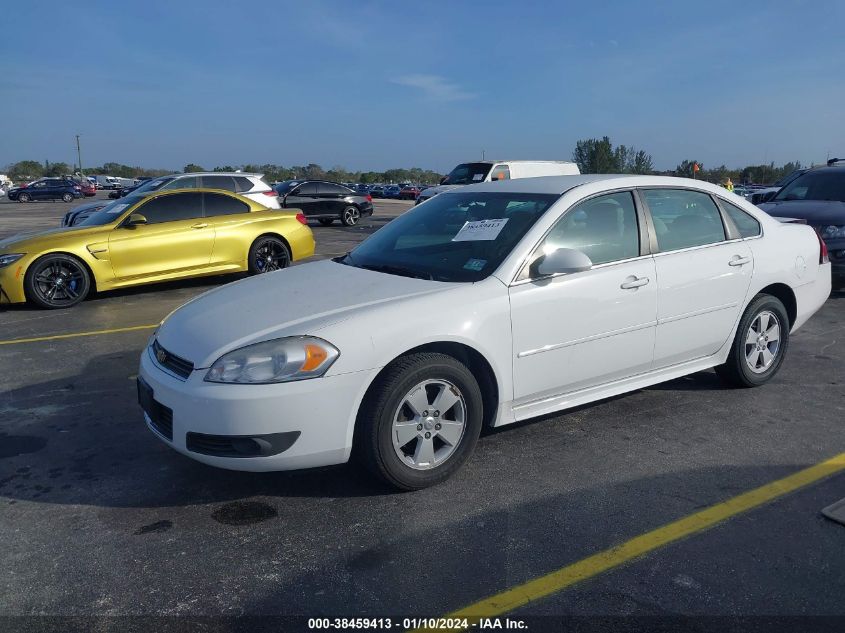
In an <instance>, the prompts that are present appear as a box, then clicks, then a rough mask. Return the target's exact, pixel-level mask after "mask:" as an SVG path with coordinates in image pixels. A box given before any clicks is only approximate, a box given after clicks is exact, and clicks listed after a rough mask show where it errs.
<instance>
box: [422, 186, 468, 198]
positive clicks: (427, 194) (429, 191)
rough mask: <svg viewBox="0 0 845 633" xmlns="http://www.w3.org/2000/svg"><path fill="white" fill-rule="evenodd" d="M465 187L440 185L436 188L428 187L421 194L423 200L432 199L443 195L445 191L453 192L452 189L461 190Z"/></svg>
mask: <svg viewBox="0 0 845 633" xmlns="http://www.w3.org/2000/svg"><path fill="white" fill-rule="evenodd" d="M463 186H465V185H438V186H436V187H428V188H427V189H424V190H423V191H422V193H421V194H420V195H421V196H422V197H423V198H430V197H431V196H434V195H437V194H438V193H443V192H444V191H452V189H460V188H461V187H463Z"/></svg>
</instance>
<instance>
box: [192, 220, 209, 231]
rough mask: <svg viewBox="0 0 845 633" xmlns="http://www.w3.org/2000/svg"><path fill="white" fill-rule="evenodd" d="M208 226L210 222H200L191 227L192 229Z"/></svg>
mask: <svg viewBox="0 0 845 633" xmlns="http://www.w3.org/2000/svg"><path fill="white" fill-rule="evenodd" d="M207 226H208V222H200V223H199V224H192V225H191V228H192V229H204V228H205V227H207Z"/></svg>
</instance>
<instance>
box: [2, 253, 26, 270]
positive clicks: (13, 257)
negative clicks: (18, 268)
mask: <svg viewBox="0 0 845 633" xmlns="http://www.w3.org/2000/svg"><path fill="white" fill-rule="evenodd" d="M23 256H24V253H9V254H8V255H0V268H3V267H4V266H8V265H9V264H14V263H15V262H16V261H18V260H19V259H20V258H21V257H23Z"/></svg>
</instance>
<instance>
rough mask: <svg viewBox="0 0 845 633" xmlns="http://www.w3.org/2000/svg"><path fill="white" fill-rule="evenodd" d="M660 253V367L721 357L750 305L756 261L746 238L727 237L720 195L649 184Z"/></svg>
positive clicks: (656, 360) (657, 351)
mask: <svg viewBox="0 0 845 633" xmlns="http://www.w3.org/2000/svg"><path fill="white" fill-rule="evenodd" d="M642 194H643V199H644V200H645V202H646V203H647V206H648V209H649V212H650V215H651V219H652V224H653V226H654V232H655V234H656V238H657V247H658V252H657V253H655V255H654V261H655V265H656V268H657V285H658V298H657V340H656V343H655V349H654V364H655V368H661V367H668V366H670V365H676V364H678V363H683V362H686V361H691V360H695V359H698V358H704V357H706V356H710V355H712V354H715V353H716V352H717V351H718V350H719V349H720V348H721V347H722V345H724V344H725V342H726V341H727V340H728V338H729V337H730V335H731V332H732V330H733V326H734V324H735V323H736V321H737V319H738V318H739V314H740V312H741V310H742V308H743V306H744V304H745V296H746V294H747V293H748V287H749V284H750V283H751V273H752V271H753V267H754V262H753V255H752V253H751V249H750V248H749V247H748V245H747V244H746V243H745V242H743V241H742V240H730V241H728V240H727V233H726V229H725V224H724V221H723V219H722V216H721V213H720V212H719V209H718V207H717V206H716V204H715V202H714V201H713V199H712V198H711V197H710V196H709V195H708V194H706V193H704V192H701V191H691V190H686V189H649V190H644V191H643V192H642Z"/></svg>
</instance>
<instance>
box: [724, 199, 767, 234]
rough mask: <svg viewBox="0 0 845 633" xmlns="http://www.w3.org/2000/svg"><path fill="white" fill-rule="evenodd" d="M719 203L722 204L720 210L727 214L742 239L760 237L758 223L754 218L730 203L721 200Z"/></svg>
mask: <svg viewBox="0 0 845 633" xmlns="http://www.w3.org/2000/svg"><path fill="white" fill-rule="evenodd" d="M719 202H720V203H721V204H722V208H723V209H724V210H725V213H727V214H728V215H729V216H730V218H731V220H733V223H734V224H736V228H737V229H739V234H740V235H742V237H757V236H758V235H760V223H759V222H758V221H757V219H756V218H753V217H752V216H751V214H750V213H746V212H745V211H743V210H742V209H740V208H739V207H737V206H736V205H733V204H731V203H730V202H725V201H724V200H721V199H720V200H719Z"/></svg>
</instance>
